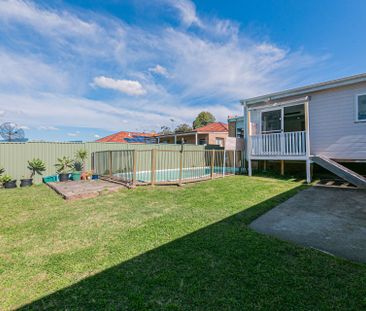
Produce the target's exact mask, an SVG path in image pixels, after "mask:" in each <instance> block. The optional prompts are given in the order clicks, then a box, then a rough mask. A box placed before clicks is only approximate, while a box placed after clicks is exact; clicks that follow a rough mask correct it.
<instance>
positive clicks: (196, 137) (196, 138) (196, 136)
mask: <svg viewBox="0 0 366 311" xmlns="http://www.w3.org/2000/svg"><path fill="white" fill-rule="evenodd" d="M195 141H196V146H197V145H198V132H196V134H195Z"/></svg>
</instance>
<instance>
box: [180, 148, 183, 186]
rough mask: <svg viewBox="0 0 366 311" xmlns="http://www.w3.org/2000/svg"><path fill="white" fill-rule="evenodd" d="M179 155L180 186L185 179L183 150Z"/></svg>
mask: <svg viewBox="0 0 366 311" xmlns="http://www.w3.org/2000/svg"><path fill="white" fill-rule="evenodd" d="M179 153H180V156H179V184H181V183H182V178H183V150H181V151H180V152H179Z"/></svg>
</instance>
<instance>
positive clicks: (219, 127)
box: [193, 122, 228, 133]
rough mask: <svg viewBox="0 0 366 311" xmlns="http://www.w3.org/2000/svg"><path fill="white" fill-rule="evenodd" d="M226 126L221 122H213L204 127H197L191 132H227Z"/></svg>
mask: <svg viewBox="0 0 366 311" xmlns="http://www.w3.org/2000/svg"><path fill="white" fill-rule="evenodd" d="M227 131H228V126H227V124H226V123H222V122H213V123H209V124H207V125H205V126H201V127H198V128H196V129H194V130H193V132H199V133H200V132H205V133H206V132H227Z"/></svg>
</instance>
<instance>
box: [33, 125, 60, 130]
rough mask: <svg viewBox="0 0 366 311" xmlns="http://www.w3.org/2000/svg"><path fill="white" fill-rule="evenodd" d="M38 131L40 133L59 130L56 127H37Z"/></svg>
mask: <svg viewBox="0 0 366 311" xmlns="http://www.w3.org/2000/svg"><path fill="white" fill-rule="evenodd" d="M38 129H39V130H41V131H59V130H60V129H59V128H58V127H55V126H52V125H51V126H44V125H42V126H38Z"/></svg>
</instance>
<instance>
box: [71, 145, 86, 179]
mask: <svg viewBox="0 0 366 311" xmlns="http://www.w3.org/2000/svg"><path fill="white" fill-rule="evenodd" d="M87 158H88V152H87V151H86V150H85V149H80V150H78V151H76V155H75V161H74V171H73V172H72V180H80V177H81V172H83V173H84V172H85V166H86V165H85V161H86V159H87Z"/></svg>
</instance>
